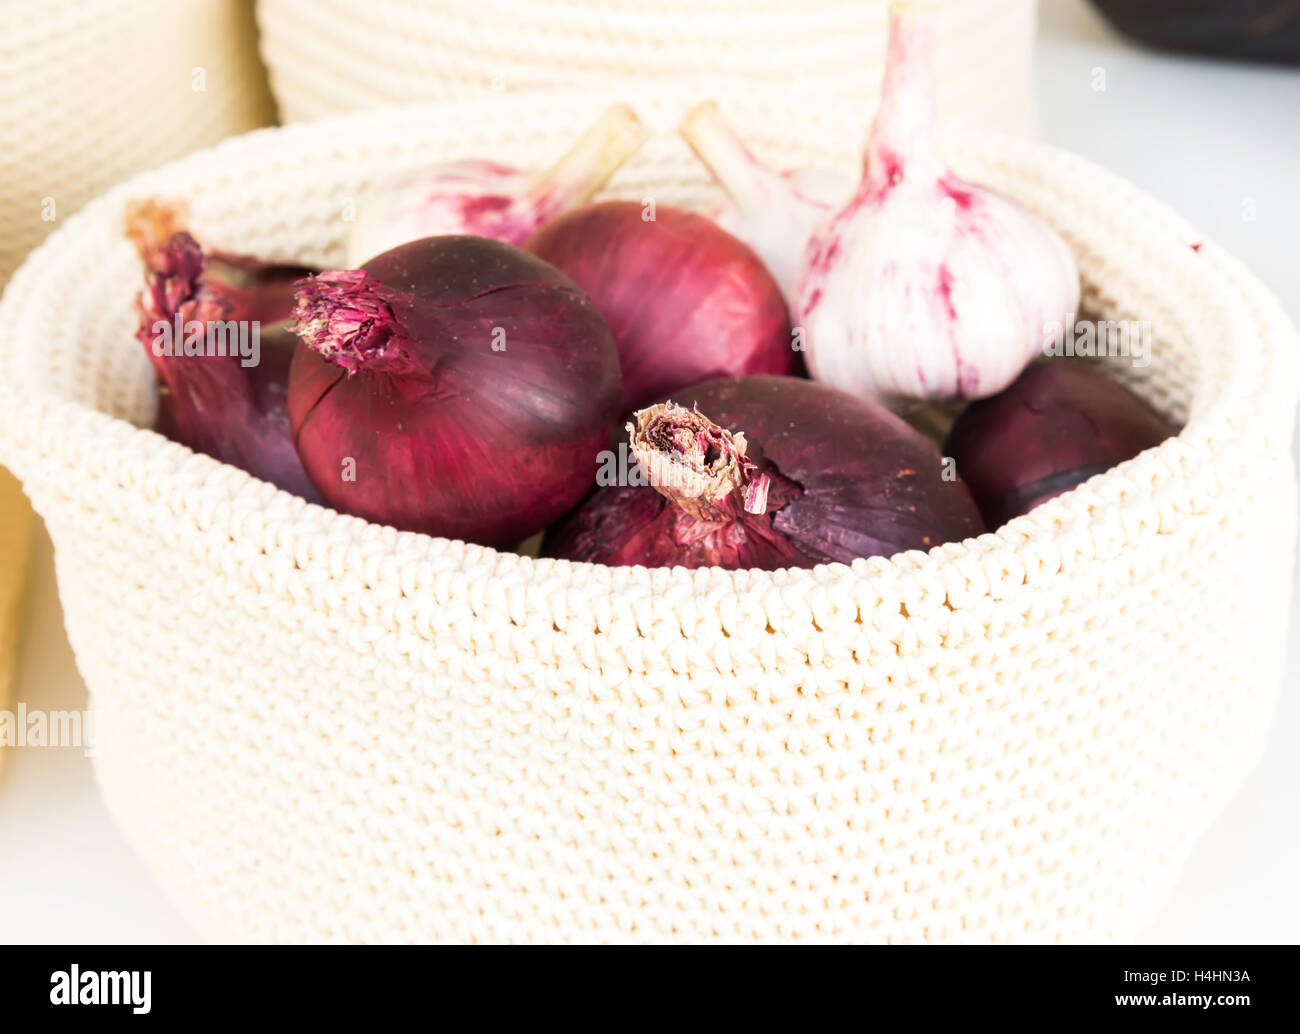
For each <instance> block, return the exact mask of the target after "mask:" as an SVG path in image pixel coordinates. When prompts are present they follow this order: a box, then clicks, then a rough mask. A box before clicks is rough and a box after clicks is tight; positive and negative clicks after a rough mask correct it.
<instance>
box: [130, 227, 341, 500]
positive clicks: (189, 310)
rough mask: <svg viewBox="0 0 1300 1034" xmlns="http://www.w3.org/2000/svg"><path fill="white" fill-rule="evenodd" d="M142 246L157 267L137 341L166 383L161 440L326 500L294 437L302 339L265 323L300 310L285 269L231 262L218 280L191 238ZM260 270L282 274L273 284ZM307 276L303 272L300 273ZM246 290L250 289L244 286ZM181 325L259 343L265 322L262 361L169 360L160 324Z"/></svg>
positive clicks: (145, 294)
mask: <svg viewBox="0 0 1300 1034" xmlns="http://www.w3.org/2000/svg"><path fill="white" fill-rule="evenodd" d="M169 225H170V224H166V223H159V224H158V227H159V229H166V228H169ZM133 239H135V238H133ZM136 242H137V245H138V246H139V247H140V250H141V256H142V258H143V259H144V260H145V263H146V267H147V268H146V275H145V288H144V290H142V291H141V292H140V295H139V296H138V298H137V299H136V311H137V313H138V315H139V326H138V329H137V334H136V336H137V337H138V338H139V340H140V342H141V344H143V345H144V348H145V354H146V355H147V356H148V357H149V361H150V363H151V364H152V365H153V369H154V373H155V375H156V377H157V380H158V419H157V425H156V426H157V429H158V431H159V433H160V434H164V435H166V436H167V437H169V438H171V439H172V440H173V441H176V442H179V443H180V444H181V445H185V446H188V447H189V448H191V449H194V450H195V451H196V452H202V453H206V454H207V455H209V456H212V457H213V458H214V459H217V460H220V461H222V462H223V463H229V464H232V465H233V466H236V467H239V468H240V469H241V470H245V471H247V472H248V473H249V474H252V475H253V476H254V477H259V478H262V479H263V480H264V481H269V482H271V483H272V484H274V485H276V486H278V487H279V488H282V489H284V490H285V491H287V492H292V493H294V494H295V495H299V496H302V497H303V498H304V499H308V500H310V501H313V502H315V501H318V500H319V499H320V496H319V495H318V494H317V492H316V489H315V487H314V486H313V485H312V483H311V481H310V480H309V479H308V477H307V474H306V472H305V471H304V470H303V467H302V462H301V461H300V460H299V459H298V454H297V452H296V451H295V450H294V447H293V441H292V438H291V436H290V433H289V413H288V400H287V393H288V376H289V364H290V361H291V359H292V356H293V353H294V350H295V348H296V347H297V339H296V338H295V337H294V336H293V334H292V333H291V332H290V331H289V328H288V326H287V324H286V323H285V322H284V320H283V318H281V319H280V322H278V323H267V324H266V325H262V318H263V317H265V316H269V315H273V314H275V313H277V312H281V311H287V306H288V304H289V303H291V302H292V298H293V294H292V289H291V287H290V282H286V281H285V280H284V279H283V275H282V274H281V273H279V272H278V271H279V269H280V268H281V267H270V266H264V265H263V264H261V263H259V262H258V260H256V259H247V260H241V259H239V258H237V257H232V256H227V257H226V258H224V259H223V260H222V261H221V262H220V263H218V265H219V267H220V268H219V269H218V270H217V271H216V274H215V275H214V273H213V271H212V265H213V263H212V262H210V261H209V260H208V258H207V256H206V255H205V253H204V251H203V249H202V247H200V245H199V243H198V242H197V241H196V240H195V239H194V238H193V237H192V236H191V235H190V234H189V233H187V232H185V231H183V230H182V231H180V232H176V233H172V234H171V236H170V237H168V238H167V239H166V241H163V242H160V241H159V240H158V239H157V238H156V237H149V238H144V237H141V238H139V239H137V241H136ZM259 269H275V270H277V273H276V276H275V277H273V278H271V279H263V278H261V277H260V276H259V275H258V271H259ZM301 272H302V271H301V270H295V273H296V274H297V275H301ZM232 273H237V274H238V276H232V275H231V274H232ZM236 282H238V283H240V284H242V285H243V286H235V283H236ZM178 317H179V319H180V322H181V325H182V328H183V327H184V325H185V324H186V323H188V322H190V321H197V322H199V323H202V324H203V325H204V326H205V327H207V326H210V325H211V324H212V323H213V322H215V321H248V322H249V323H250V326H249V327H248V328H247V331H246V333H247V334H249V335H251V334H252V333H253V332H254V327H253V326H252V324H256V333H257V334H258V345H257V350H256V358H257V361H256V363H255V364H253V365H244V361H243V359H242V358H241V356H239V355H235V354H227V355H216V354H213V355H209V354H195V355H185V354H178V350H177V349H172V350H171V351H172V354H166V351H167V350H166V349H164V348H162V347H160V346H159V340H160V339H159V336H158V333H157V331H156V328H157V327H158V324H159V323H163V324H167V325H168V328H169V329H171V328H174V327H175V321H176V320H177V318H178ZM173 337H175V335H174V334H173ZM251 351H252V350H251V348H250V352H251ZM249 358H250V359H251V356H250V357H249Z"/></svg>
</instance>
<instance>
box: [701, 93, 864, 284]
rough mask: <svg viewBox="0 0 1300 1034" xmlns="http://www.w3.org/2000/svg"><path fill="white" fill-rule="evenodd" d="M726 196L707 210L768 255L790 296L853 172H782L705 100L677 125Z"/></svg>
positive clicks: (770, 265)
mask: <svg viewBox="0 0 1300 1034" xmlns="http://www.w3.org/2000/svg"><path fill="white" fill-rule="evenodd" d="M677 132H678V133H679V134H680V135H681V136H682V138H683V139H685V140H686V142H687V143H688V144H690V146H691V148H692V149H693V150H694V151H695V153H696V154H697V155H698V156H699V158H700V160H701V161H703V162H704V164H705V165H707V166H708V168H709V171H710V172H711V173H712V175H713V178H714V179H715V180H716V181H717V183H718V185H719V186H720V187H722V189H723V191H725V192H726V195H727V200H726V201H725V202H723V203H722V204H721V205H719V206H717V207H716V208H714V209H712V210H710V211H709V212H708V213H707V214H708V216H709V217H710V218H711V219H713V220H714V222H716V223H717V224H718V225H719V226H721V227H722V228H723V229H724V230H726V231H727V232H728V233H730V234H731V235H732V236H734V237H738V238H739V239H740V240H742V241H744V242H745V243H746V244H748V245H749V246H750V247H751V248H753V249H754V251H755V252H756V253H757V254H758V256H759V258H761V259H762V260H763V264H764V265H766V266H767V268H768V270H769V272H771V274H772V276H773V278H774V279H775V280H776V282H777V284H778V285H779V286H780V288H781V293H782V294H783V295H785V298H786V300H787V301H791V300H792V299H793V296H794V286H795V277H796V275H797V273H798V272H799V268H800V263H801V260H802V258H803V253H804V251H805V250H806V248H807V246H808V242H809V240H811V238H812V236H813V234H814V233H815V232H816V231H817V230H818V229H819V228H820V227H821V226H823V225H824V224H825V223H826V222H827V221H828V220H829V219H830V218H831V216H833V215H834V214H835V213H836V212H837V211H839V209H840V208H842V207H843V205H844V204H845V202H846V201H848V199H849V198H851V197H852V196H853V191H854V187H855V186H856V183H855V180H854V177H853V176H851V175H849V174H848V173H845V172H839V171H836V170H832V169H824V168H820V167H815V166H813V167H809V168H803V169H790V170H788V171H786V172H777V171H776V170H774V169H770V168H768V167H767V166H766V165H764V164H763V163H762V162H760V161H759V160H758V159H757V158H756V157H755V156H754V154H753V152H751V151H750V150H749V148H748V147H746V146H745V144H744V141H742V140H741V139H740V137H739V136H738V135H737V133H736V131H735V130H734V129H733V128H732V127H731V126H730V125H729V124H728V123H727V121H726V119H725V118H724V117H723V115H722V113H721V111H719V110H718V105H717V104H716V103H715V102H714V101H706V102H704V103H703V104H700V105H698V106H696V107H695V108H693V109H692V110H691V112H690V113H689V114H688V115H687V116H686V118H685V119H683V120H682V123H681V125H679V126H678V127H677Z"/></svg>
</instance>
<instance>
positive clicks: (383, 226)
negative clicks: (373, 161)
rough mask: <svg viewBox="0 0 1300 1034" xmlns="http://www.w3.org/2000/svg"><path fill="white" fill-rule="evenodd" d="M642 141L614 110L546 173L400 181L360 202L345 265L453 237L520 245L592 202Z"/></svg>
mask: <svg viewBox="0 0 1300 1034" xmlns="http://www.w3.org/2000/svg"><path fill="white" fill-rule="evenodd" d="M644 139H645V130H644V129H643V128H642V126H641V122H640V120H639V119H638V118H637V117H636V115H635V113H634V112H633V111H632V109H631V108H629V107H628V106H627V105H626V104H616V105H614V106H613V107H611V108H610V109H609V110H607V111H606V112H605V113H604V114H603V115H601V117H600V118H599V119H598V120H597V122H596V124H595V125H593V126H592V127H591V128H590V129H588V130H587V131H586V132H585V133H584V134H583V135H582V136H581V137H580V138H579V139H578V141H577V142H576V143H575V144H574V145H573V146H572V147H571V148H570V149H569V150H568V152H567V153H566V154H565V155H564V156H563V157H561V158H560V160H559V161H558V162H556V163H555V164H554V165H552V166H551V167H550V168H549V169H546V170H545V171H543V172H540V173H535V172H525V171H522V170H520V169H515V168H511V167H509V166H506V165H498V164H497V163H496V162H485V161H455V162H445V163H443V164H441V165H438V166H436V167H434V168H432V169H423V170H420V171H419V172H416V173H414V174H407V175H406V176H404V177H399V178H398V179H396V180H394V181H392V182H389V183H385V184H382V185H381V186H380V187H379V188H378V189H377V190H375V191H373V192H372V193H370V194H369V195H367V196H366V197H365V198H363V199H362V201H361V205H360V209H359V211H358V213H357V221H356V224H355V225H354V226H353V228H352V232H351V233H350V234H349V235H348V241H347V261H348V263H349V265H354V266H355V265H360V264H361V263H362V262H364V261H366V260H367V259H369V258H372V257H373V256H375V255H378V254H380V253H381V252H384V251H387V250H388V249H389V248H395V247H397V245H399V244H405V243H406V242H407V241H414V240H419V239H420V238H422V237H435V236H440V235H442V234H452V233H467V234H473V235H474V236H476V237H492V238H493V239H495V240H499V241H505V242H506V243H507V244H523V243H524V241H526V240H527V239H528V238H529V236H530V235H531V234H532V233H533V232H534V231H535V230H536V229H537V228H538V227H539V226H541V225H542V224H543V223H544V222H546V221H547V220H548V219H554V218H555V217H556V216H557V215H559V214H560V213H561V212H564V211H567V210H568V209H570V208H573V207H575V206H576V205H580V204H582V203H583V202H585V201H587V200H588V199H590V198H591V196H592V195H593V194H595V193H596V191H597V190H599V189H600V188H601V186H603V185H604V183H605V181H606V180H608V179H609V177H610V176H612V175H613V174H614V172H615V171H616V170H617V169H618V168H619V167H620V166H621V165H622V164H623V163H624V162H625V161H627V159H628V158H629V157H630V156H631V155H632V154H633V153H635V152H636V150H637V149H638V148H639V147H640V146H641V143H642V141H643V140H644Z"/></svg>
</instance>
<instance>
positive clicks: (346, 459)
mask: <svg viewBox="0 0 1300 1034" xmlns="http://www.w3.org/2000/svg"><path fill="white" fill-rule="evenodd" d="M297 328H298V333H299V336H300V337H301V338H302V339H303V343H302V345H301V346H300V347H299V348H298V350H297V352H296V353H295V355H294V361H293V367H292V370H291V374H290V384H289V411H290V417H291V420H292V425H293V431H294V436H295V441H296V443H297V446H298V451H299V454H300V455H301V456H302V458H303V462H304V464H305V465H306V467H307V471H308V473H309V474H310V476H311V477H312V480H313V481H314V482H315V484H316V485H317V487H318V488H319V489H320V491H321V494H322V495H324V496H325V498H326V499H327V500H328V501H329V502H330V503H331V505H333V506H335V507H337V508H338V509H340V510H342V511H344V512H347V513H352V514H356V515H358V516H361V517H365V518H367V519H368V520H372V521H376V522H378V523H381V524H389V525H392V526H394V527H396V528H399V529H402V530H407V531H421V532H426V533H428V534H431V535H441V536H445V537H447V538H455V539H463V540H465V541H468V542H476V543H480V544H482V545H489V546H508V545H513V544H514V543H517V542H518V541H520V540H522V539H524V538H527V537H528V536H529V535H532V534H534V533H535V532H538V531H540V530H541V529H542V528H544V527H545V526H546V525H548V524H550V523H551V522H552V521H554V520H555V519H556V518H558V517H559V516H561V515H562V514H563V513H565V512H566V511H567V510H568V509H570V508H571V507H572V506H573V505H574V504H575V503H576V502H577V501H578V500H579V499H580V498H581V497H582V495H583V493H584V492H585V491H586V490H587V488H588V486H589V485H590V484H591V483H592V481H593V480H594V478H595V474H596V458H597V454H598V453H599V452H600V450H602V449H604V448H606V447H607V445H608V443H609V440H610V437H611V435H612V433H613V430H614V427H615V423H616V420H617V416H618V397H619V371H618V356H617V352H616V351H615V349H614V343H613V340H612V339H611V338H610V335H609V330H608V328H607V327H606V326H605V323H604V321H603V320H602V319H601V317H600V314H599V313H598V312H597V311H596V308H595V306H594V305H592V303H591V301H590V300H589V299H588V298H587V297H586V296H585V295H584V294H583V293H582V292H581V291H580V290H579V289H578V288H577V287H576V286H575V285H574V284H573V282H572V281H571V280H569V279H568V278H567V277H565V276H564V275H563V274H562V273H560V272H559V271H558V270H556V269H554V268H553V267H551V266H549V265H547V264H546V263H545V262H543V261H542V260H541V259H538V258H536V257H535V256H533V255H529V254H528V253H526V252H524V251H521V250H520V249H518V248H515V247H512V246H510V245H507V244H503V243H500V242H498V241H492V240H487V239H485V238H480V237H467V236H446V237H432V238H428V239H426V240H422V241H415V242H412V243H410V244H406V245H402V246H401V247H398V248H394V249H393V250H391V251H388V252H385V253H384V254H383V255H380V256H377V257H376V258H374V259H372V260H371V261H370V262H367V263H366V264H365V265H364V266H363V267H362V268H361V269H360V270H355V271H332V272H326V273H322V274H321V275H320V276H319V277H316V278H313V279H311V280H309V281H305V282H304V283H303V284H302V285H301V286H300V287H299V291H298V309H297ZM349 475H351V479H350V478H349Z"/></svg>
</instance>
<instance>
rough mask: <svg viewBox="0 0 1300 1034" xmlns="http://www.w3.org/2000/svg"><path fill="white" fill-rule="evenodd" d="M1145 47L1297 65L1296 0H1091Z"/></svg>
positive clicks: (1299, 0)
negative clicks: (1145, 45)
mask: <svg viewBox="0 0 1300 1034" xmlns="http://www.w3.org/2000/svg"><path fill="white" fill-rule="evenodd" d="M1092 2H1093V5H1094V6H1095V7H1096V8H1097V10H1099V11H1100V12H1101V13H1102V15H1104V16H1105V18H1106V20H1107V21H1109V22H1110V23H1111V24H1112V25H1113V26H1115V28H1116V29H1118V30H1119V31H1120V32H1122V33H1124V34H1125V35H1126V36H1131V37H1133V39H1135V40H1138V41H1140V42H1142V43H1145V44H1147V45H1148V46H1152V47H1156V48H1157V49H1160V50H1176V51H1184V52H1188V53H1194V54H1212V55H1215V56H1217V57H1231V58H1241V59H1244V60H1248V61H1271V62H1278V63H1281V64H1288V65H1300V0H1092Z"/></svg>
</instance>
